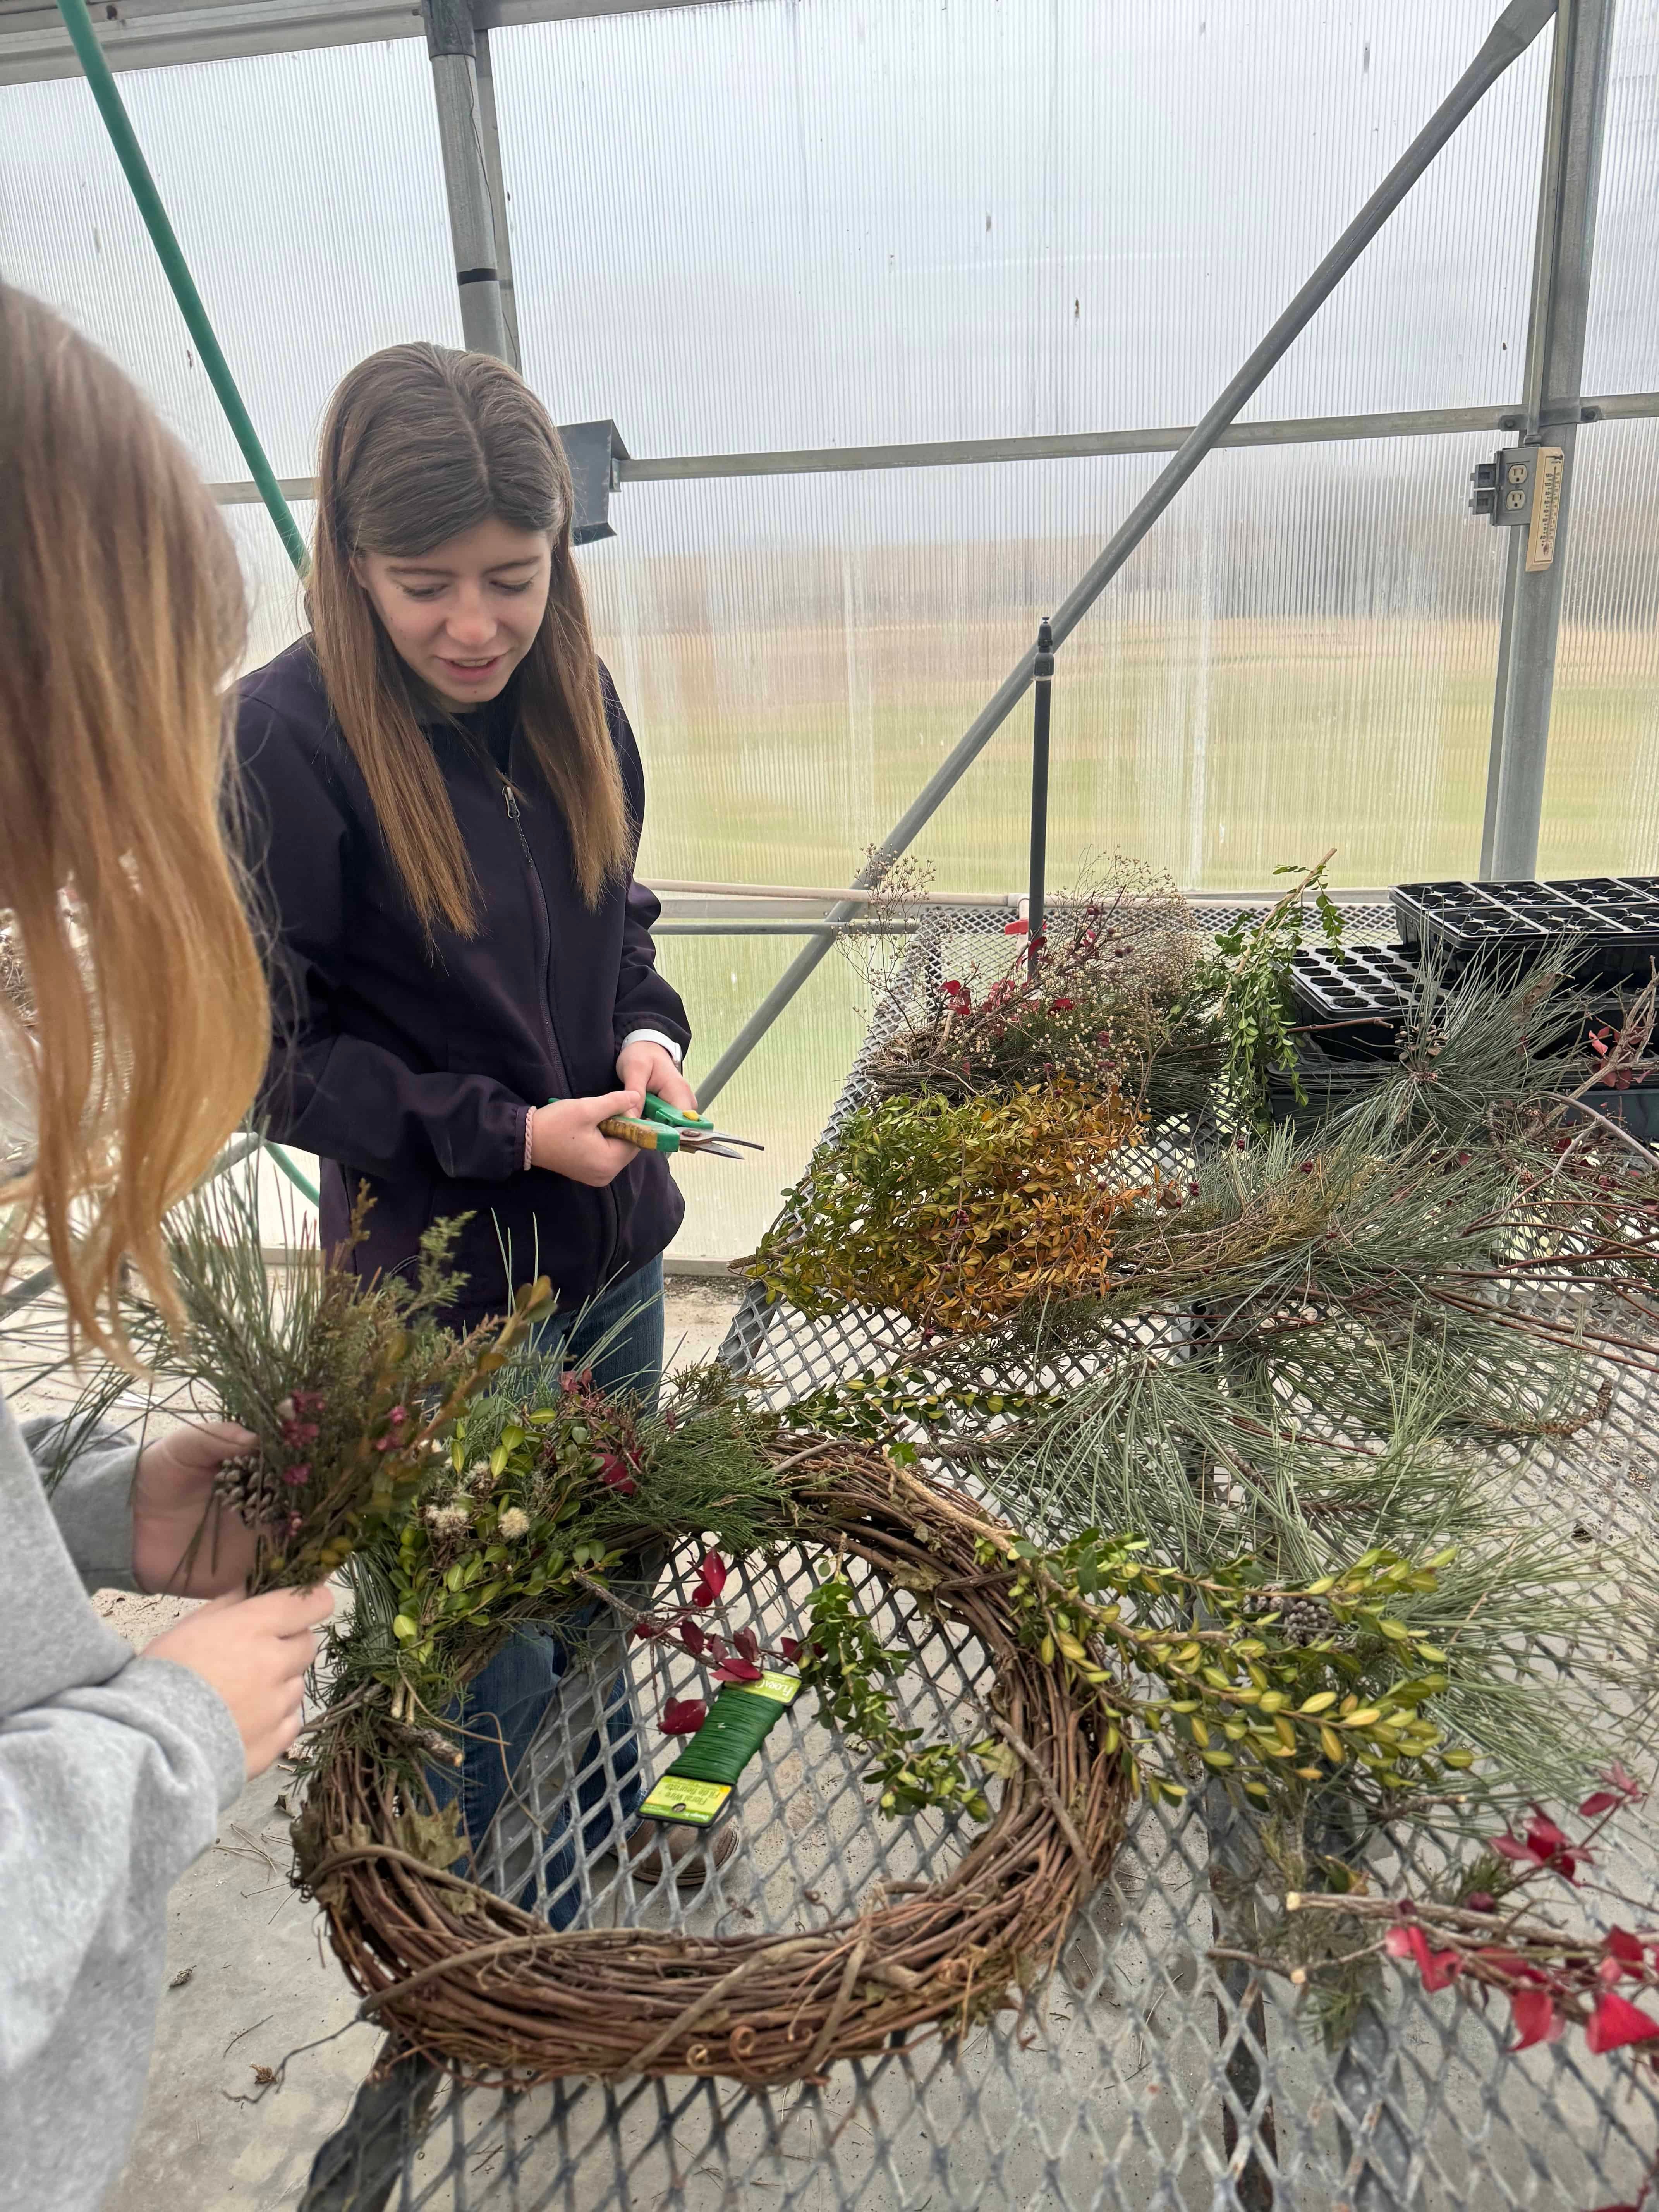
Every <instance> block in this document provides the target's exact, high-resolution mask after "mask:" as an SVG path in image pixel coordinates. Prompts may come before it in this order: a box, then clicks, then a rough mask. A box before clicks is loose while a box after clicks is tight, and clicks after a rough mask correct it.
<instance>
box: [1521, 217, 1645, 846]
mask: <svg viewBox="0 0 1659 2212" xmlns="http://www.w3.org/2000/svg"><path fill="white" fill-rule="evenodd" d="M1655 265H1656V267H1659V261H1656V264H1655ZM1650 319H1651V318H1650ZM1565 558H1566V573H1565V578H1564V580H1563V591H1562V605H1561V635H1560V643H1559V648H1558V651H1557V655H1556V663H1555V693H1554V698H1553V702H1552V707H1551V713H1550V731H1549V756H1548V762H1547V769H1546V774H1545V781H1544V818H1543V824H1542V831H1541V836H1540V838H1539V872H1540V873H1541V874H1542V875H1546V876H1571V875H1577V874H1580V873H1582V872H1584V871H1586V870H1589V869H1594V870H1595V872H1597V873H1598V874H1602V873H1614V872H1616V873H1621V874H1622V873H1636V874H1652V873H1653V872H1655V871H1656V870H1659V423H1656V422H1609V423H1606V424H1604V425H1603V426H1601V428H1597V429H1593V430H1583V431H1581V432H1580V433H1579V435H1578V445H1577V453H1576V454H1575V457H1574V460H1573V477H1572V495H1571V508H1570V511H1569V514H1568V522H1567V545H1566V556H1565Z"/></svg>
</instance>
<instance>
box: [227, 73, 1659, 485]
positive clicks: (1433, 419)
mask: <svg viewBox="0 0 1659 2212" xmlns="http://www.w3.org/2000/svg"><path fill="white" fill-rule="evenodd" d="M480 51H481V52H482V46H481V47H480ZM478 91H479V98H480V103H481V106H482V100H483V73H482V71H481V72H480V75H479V79H478ZM484 150H485V154H486V157H487V156H488V154H489V137H488V134H487V133H486V136H485V139H484ZM495 239H496V250H497V252H498V253H500V254H501V269H502V272H503V274H502V299H503V305H505V304H506V301H507V287H508V280H507V275H506V270H507V259H506V256H505V253H503V252H501V216H500V215H499V214H498V215H497V216H496V226H495ZM507 335H508V337H512V335H513V317H512V315H511V313H509V314H508V318H507ZM1649 416H1659V392H1607V393H1604V394H1602V395H1601V397H1600V398H1594V399H1587V400H1585V402H1584V403H1583V421H1584V422H1638V421H1642V420H1644V419H1646V418H1647V417H1649ZM1524 421H1525V414H1524V410H1522V409H1521V408H1519V407H1517V406H1516V404H1515V403H1514V401H1513V400H1510V402H1508V403H1507V404H1504V405H1502V406H1498V405H1494V406H1491V407H1420V408H1415V409H1412V410H1407V411H1405V412H1401V413H1395V414H1382V415H1310V416H1302V417H1300V418H1293V419H1291V420H1287V421H1285V422H1235V423H1233V424H1231V426H1230V427H1229V428H1227V429H1225V430H1224V431H1223V432H1222V433H1221V435H1220V436H1219V437H1218V439H1217V440H1216V441H1215V442H1216V444H1217V445H1218V447H1219V446H1225V447H1230V448H1231V447H1240V446H1315V445H1322V444H1325V443H1327V442H1328V441H1337V440H1342V439H1352V440H1353V441H1356V442H1359V441H1364V440H1367V439H1374V438H1447V437H1465V436H1469V435H1474V434H1475V433H1478V432H1480V431H1482V430H1508V431H1518V430H1519V429H1521V428H1522V424H1523V422H1524ZM1192 435H1193V433H1192V426H1191V424H1190V423H1188V424H1184V425H1182V427H1181V428H1177V429H1166V430H1073V431H1069V432H1066V433H1063V434H1061V435H1056V436H1054V437H1048V438H951V439H942V440H935V441H931V442H923V443H920V444H914V445H896V446H809V447H800V448H798V449H794V450H790V451H787V452H778V453H671V454H664V455H656V456H653V455H646V456H644V457H641V456H640V455H638V454H629V456H628V457H627V458H626V459H623V458H621V457H618V459H617V482H618V483H688V482H696V481H701V480H708V481H711V482H712V481H716V480H720V479H723V478H726V477H794V476H848V475H856V474H859V473H861V472H863V471H866V470H870V469H955V468H977V467H980V466H981V465H984V464H985V463H987V462H991V461H1081V460H1094V459H1100V458H1103V457H1104V458H1108V459H1109V458H1111V457H1112V456H1114V455H1120V454H1124V453H1176V452H1178V451H1179V450H1180V448H1181V447H1182V446H1184V445H1185V444H1186V442H1187V441H1188V438H1190V437H1191V436H1192ZM281 483H282V489H283V492H284V493H285V495H287V496H288V497H289V499H314V498H315V497H316V495H317V479H316V477H283V478H282V479H281ZM209 489H210V491H211V492H212V494H213V495H214V497H215V498H216V500H217V501H219V503H220V505H221V506H222V507H253V506H257V505H258V500H259V487H258V484H254V483H216V484H211V485H210V486H209Z"/></svg>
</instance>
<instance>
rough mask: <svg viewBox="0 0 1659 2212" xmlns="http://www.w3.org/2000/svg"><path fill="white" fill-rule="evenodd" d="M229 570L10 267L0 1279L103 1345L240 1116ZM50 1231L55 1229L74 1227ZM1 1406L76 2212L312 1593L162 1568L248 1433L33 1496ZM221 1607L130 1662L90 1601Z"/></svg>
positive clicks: (94, 1458)
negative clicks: (176, 1923) (11, 943)
mask: <svg viewBox="0 0 1659 2212" xmlns="http://www.w3.org/2000/svg"><path fill="white" fill-rule="evenodd" d="M241 620H242V606H241V592H240V581H239V579H238V575H237V569H236V562H235V557H234V553H233V550H232V549H231V546H230V544H229V541H228V538H227V536H226V534H225V532H224V530H223V528H222V525H221V524H220V521H219V519H218V515H217V513H216V509H215V508H214V507H213V505H212V503H211V501H210V499H209V498H208V496H207V494H206V493H205V491H204V489H203V488H202V486H201V484H200V483H198V482H197V478H196V476H195V474H194V471H192V470H191V466H190V464H189V462H188V461H187V460H186V459H185V455H184V453H183V452H182V451H181V450H180V448H179V447H178V446H177V445H176V444H175V443H174V441H173V439H172V438H171V437H169V436H168V435H167V433H166V431H164V430H163V429H162V428H161V425H160V423H159V422H157V421H156V419H155V416H153V415H152V414H151V412H150V410H149V408H148V407H146V406H145V404H143V401H142V400H141V399H140V398H138V396H137V393H136V392H134V391H133V389H132V387H131V385H129V384H128V382H127V381H126V380H125V378H124V377H123V376H121V375H120V374H118V371H117V370H116V369H114V368H112V366H111V364H110V363H109V362H106V360H104V358H103V357H102V356H100V354H98V353H97V352H95V351H94V349H93V348H92V347H90V346H88V344H86V343H84V342H83V341H82V339H80V338H79V337H76V335H75V334H74V332H73V331H70V328H69V327H68V325H66V324H64V322H62V321H61V320H60V319H58V317H57V316H56V315H54V314H52V313H50V312H49V311H48V310H47V309H46V308H45V307H41V306H40V304H39V303H38V302H37V301H33V300H30V299H27V298H26V297H25V296H24V295H22V294H21V293H18V292H15V291H12V290H9V289H8V288H7V287H5V286H4V285H0V911H6V912H9V916H10V920H11V924H12V928H13V933H14V938H15V941H16V943H17V945H18V946H19V948H20V949H21V957H22V967H23V978H24V989H25V992H26V994H27V999H28V1000H29V1001H31V1002H32V1012H31V1014H30V1016H29V1017H28V1018H27V1020H26V1019H25V1018H23V1017H22V1015H21V1013H20V1012H19V1009H18V1008H17V1007H16V1006H14V1005H13V1004H12V1003H11V1001H10V999H9V996H8V994H0V1100H3V1099H4V1098H5V1097H6V1096H7V1095H8V1092H9V1091H10V1092H14V1093H21V1095H22V1096H23V1097H25V1098H26V1100H27V1106H28V1121H29V1124H30V1127H29V1128H28V1130H27V1142H26V1146H25V1150H26V1152H27V1153H28V1154H30V1155H32V1157H30V1158H28V1161H27V1165H26V1167H25V1168H24V1170H23V1171H22V1172H21V1175H13V1176H12V1177H11V1179H10V1180H9V1181H7V1180H5V1179H4V1176H3V1173H0V1230H3V1231H4V1232H5V1236H6V1238H7V1240H8V1242H7V1243H5V1244H4V1245H0V1284H3V1282H4V1279H5V1277H6V1274H7V1273H8V1272H9V1263H10V1262H11V1261H15V1258H16V1255H17V1252H18V1249H20V1247H21V1243H22V1241H23V1240H24V1239H25V1238H26V1237H27V1238H30V1239H40V1238H44V1240H45V1242H46V1246H47V1248H48V1249H49V1251H50V1255H51V1258H52V1265H53V1267H55V1268H56V1270H57V1273H58V1281H59V1283H60V1284H61V1285H62V1287H63V1291H64V1297H65V1298H66V1300H67V1303H68V1306H69V1311H70V1322H71V1327H72V1328H73V1329H74V1330H75V1331H76V1333H77V1334H79V1335H80V1336H81V1337H82V1338H83V1339H89V1340H92V1341H93V1342H94V1343H95V1344H97V1345H98V1346H100V1348H101V1349H102V1350H104V1351H105V1352H109V1353H111V1354H112V1355H113V1356H115V1357H117V1358H119V1357H121V1356H122V1355H123V1353H124V1350H125V1347H124V1345H123V1342H122V1339H121V1334H120V1324H119V1321H118V1314H117V1306H116V1285H117V1279H118V1271H119V1268H120V1266H121V1263H122V1261H123V1259H124V1258H130V1259H131V1261H133V1262H134V1263H135V1264H136V1265H137V1267H138V1268H139V1270H140V1271H141V1273H143V1277H144V1279H145V1280H146V1282H147V1283H148V1284H149V1285H150V1287H151V1289H152V1291H154V1292H155V1295H156V1296H157V1297H160V1298H161V1301H162V1302H163V1303H164V1304H166V1303H167V1302H168V1300H169V1297H170V1295H171V1294H170V1291H169V1286H168V1282H167V1268H166V1265H165V1262H164V1261H163V1258H162V1254H161V1239H160V1227H161V1217H162V1215H163V1213H164V1212H166V1210H167V1207H168V1206H171V1205H172V1204H173V1203H174V1201H175V1200H178V1199H179V1198H181V1197H182V1196H183V1195H184V1194H185V1192H186V1191H188V1190H189V1189H190V1188H191V1185H192V1184H193V1183H194V1182H197V1179H198V1178H199V1177H200V1176H202V1175H203V1174H204V1172H205V1170H207V1169H208V1167H209V1166H210V1164H212V1161H213V1159H214V1158H215V1156H216V1153H217V1152H218V1151H219V1149H220V1147H221V1146H222V1144H223V1142H224V1140H225V1139H226V1138H227V1137H228V1135H229V1134H230V1133H231V1132H232V1131H233V1130H234V1128H235V1127H236V1126H237V1124H238V1122H239V1121H240V1120H241V1118H242V1116H243V1115H244V1114H245V1113H246V1110H247V1107H248V1103H249V1102H250V1100H251V1099H252V1096H253V1092H254V1088H255V1085H257V1084H258V1079H259V1075H260V1071H261V1069H262V1067H263V1065H264V1056H265V1049H266V1043H267V1038H268V1029H267V1012H266V1004H265V992H264V982H263V979H262V975H261V969H260V963H259V959H258V953H257V952H256V951H255V948H254V945H253V943H252V939H251V938H250V936H249V933H248V927H247V924H246V921H245V919H244V916H243V912H242V907H241V902H240V897H239V895H238V889H237V884H236V880H235V878H234V875H233V872H232V870H231V867H230V866H229V864H228V861H227V859H226V856H225V853H224V849H223V848H222V844H221V842H220V826H219V825H220V818H221V805H222V762H223V759H224V757H225V754H224V744H223V731H222V693H223V691H224V688H225V686H226V684H227V683H228V681H229V679H230V678H232V677H233V676H234V671H235V667H236V661H237V655H238V653H239V651H240V642H241ZM72 1218H73V1226H71V1221H72ZM43 1426H44V1425H42V1424H39V1423H33V1424H26V1425H24V1426H23V1427H22V1428H21V1429H20V1428H19V1426H18V1424H17V1423H16V1421H15V1419H13V1417H12V1415H11V1413H10V1412H9V1410H8V1409H7V1407H6V1406H5V1404H4V1401H3V1399H0V2206H4V2207H6V2208H8V2212H12V2209H13V2208H15V2212H82V2208H88V2212H89V2208H92V2207H94V2206H97V2205H99V2204H100V2203H103V2201H104V2199H105V2196H106V2191H108V2190H109V2188H110V2187H111V2185H112V2183H113V2182H114V2180H115V2179H116V2177H117V2175H118V2173H119V2172H120V2169H121V2163H122V2160H123V2158H124V2157H125V2152H126V2147H127V2144H128V2142H129V2140H130V2139H131V2133H132V2130H133V2126H134V2124H135V2122H136V2119H137V2113H138V2109H139V2105H140V2102H141V2100H142V2098H143V2087H144V2077H145V2071H146V2067H147V2063H148V2060H149V2045H150V2038H151V2033H152V2028H153V2025H154V2015H155V2000H156V1995H157V1991H158V1990H159V1988H160V1985H161V1963H162V1957H163V1950H164V1942H165V1928H166V1923H165V1912H166V1905H167V1891H168V1889H169V1887H171V1885H172V1883H173V1881H174V1880H175V1878H176V1877H177V1876H178V1875H179V1874H180V1873H182V1872H183V1870H184V1869H185V1867H187V1866H188V1865H189V1864H190V1863H191V1860H192V1859H194V1858H196V1857H198V1856H199V1855H200V1854H201V1853H202V1852H203V1851H204V1850H206V1849H207V1847H208V1845H209V1844H211V1842H212V1841H213V1837H214V1833H215V1830H216V1827H217V1825H218V1818H219V1814H220V1813H221V1811H222V1809H223V1808H225V1807H226V1806H228V1805H229V1804H230V1803H231V1802H232V1801H233V1800H234V1798H235V1797H236V1796H237V1795H238V1793H239V1792H240V1790H241V1788H242V1786H243V1783H244V1781H245V1779H246V1778H247V1777H248V1776H250V1775H253V1774H258V1773H259V1772H260V1771H263V1770H264V1768H265V1767H267V1766H269V1765H270V1763H271V1762H272V1760H273V1759H276V1757H277V1756H278V1754H279V1753H282V1752H283V1751H284V1750H286V1749H287V1748H288V1747H289V1744H291V1743H292V1742H293V1741H294V1738H295V1734H296V1732H297V1729H298V1725H299V1718H300V1714H299V1705H300V1692H301V1677H302V1675H303V1674H304V1672H305V1669H306V1668H307V1665H308V1664H309V1663H310V1661H311V1659H312V1657H313V1652H314V1649H315V1636H314V1633H313V1632H314V1630H315V1627H316V1626H317V1624H318V1623H319V1621H321V1620H324V1619H325V1617H326V1615H327V1613H328V1612H329V1610H330V1603H331V1601H330V1600H329V1598H328V1596H327V1595H326V1594H325V1593H323V1592H317V1591H313V1592H300V1591H284V1592H281V1593H279V1594H276V1595H270V1596H266V1597H258V1598H252V1599H249V1598H242V1597H240V1596H238V1595H236V1593H238V1592H239V1591H240V1589H241V1588H242V1586H243V1581H244V1577H245V1576H246V1571H247V1567H248V1565H249V1564H250V1559H251V1550H252V1539H251V1537H250V1536H249V1535H248V1534H247V1532H246V1531H245V1530H242V1529H240V1528H236V1527H234V1524H231V1525H230V1526H228V1527H227V1528H226V1529H225V1530H223V1531H222V1532H221V1536H220V1540H219V1541H218V1542H217V1543H216V1546H215V1547H203V1551H204V1553H205V1552H206V1551H207V1550H208V1549H210V1548H211V1549H213V1550H214V1552H215V1561H214V1564H213V1565H211V1566H210V1565H207V1564H206V1563H205V1561H204V1559H201V1558H198V1559H197V1564H196V1565H195V1566H194V1567H193V1568H192V1569H191V1571H190V1572H189V1573H188V1574H187V1575H186V1574H185V1572H184V1571H183V1570H182V1568H181V1561H182V1560H183V1559H184V1557H185V1553H186V1552H187V1550H188V1547H189V1545H190V1541H191V1536H192V1534H194V1532H195V1530H196V1528H197V1526H198V1524H199V1523H200V1522H201V1519H202V1516H203V1513H204V1509H205V1507H206V1504H207V1500H208V1497H209V1492H210V1485H211V1482H212V1479H213V1474H214V1470H215V1469H216V1467H217V1465H218V1462H219V1460H220V1458H221V1457H222V1455H223V1454H224V1453H225V1452H226V1451H228V1450H232V1449H236V1448H237V1447H238V1445H239V1443H241V1442H242V1441H244V1439H243V1432H242V1431H240V1430H235V1429H229V1428H225V1427H216V1428H206V1429H201V1428H198V1429H184V1430H180V1431H178V1432H177V1433H175V1434H174V1435H172V1436H169V1437H166V1438H165V1439H163V1440H162V1441H161V1442H159V1443H151V1444H149V1446H148V1447H147V1448H145V1449H142V1450H141V1449H136V1448H135V1447H133V1446H131V1445H130V1444H127V1443H123V1442H120V1441H119V1440H116V1439H112V1438H109V1437H100V1438H97V1439H94V1441H93V1442H92V1443H91V1444H90V1445H89V1446H88V1448H87V1449H84V1450H82V1452H80V1453H79V1454H78V1455H76V1457H75V1458H74V1459H73V1460H72V1461H71V1462H70V1465H69V1467H68V1468H67V1469H66V1471H65V1472H64V1475H63V1477H62V1480H60V1481H59V1482H58V1486H57V1487H56V1488H55V1490H54V1491H53V1492H52V1496H51V1498H48V1497H47V1495H46V1491H45V1489H44V1487H43V1486H42V1483H41V1480H40V1474H39V1471H38V1469H37V1468H36V1465H35V1463H34V1461H33V1458H32V1456H31V1450H30V1447H31V1444H32V1443H33V1444H34V1445H35V1446H37V1447H38V1446H40V1444H41V1443H43V1436H42V1433H41V1431H42V1429H43ZM103 1588H116V1589H121V1588H125V1589H141V1590H168V1591H173V1592H176V1593H178V1594H180V1595H187V1596H191V1597H204V1598H210V1599H211V1600H213V1602H212V1603H211V1604H209V1605H207V1606H204V1607H203V1608H202V1609H201V1610H200V1611H199V1612H197V1613H192V1614H191V1615H190V1616H189V1617H188V1618H186V1619H185V1620H184V1621H182V1622H181V1623H180V1624H179V1626H177V1627H176V1628H173V1629H170V1630H169V1631H168V1632H167V1634H166V1635H164V1636H161V1637H158V1638H156V1640H155V1642H154V1643H153V1644H150V1645H149V1648H148V1649H147V1650H145V1651H144V1653H143V1656H140V1657H137V1658H135V1657H134V1656H132V1653H131V1650H130V1649H129V1647H128V1646H127V1644H125V1642H123V1640H122V1639H121V1638H119V1637H118V1635H116V1633H115V1632H114V1631H113V1630H112V1629H111V1628H108V1627H106V1626H105V1625H104V1623H103V1622H102V1621H101V1620H100V1619H99V1617H98V1615H97V1613H95V1612H94V1609H93V1607H92V1606H91V1604H90V1603H89V1602H88V1597H87V1595H86V1593H87V1591H88V1589H103Z"/></svg>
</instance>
